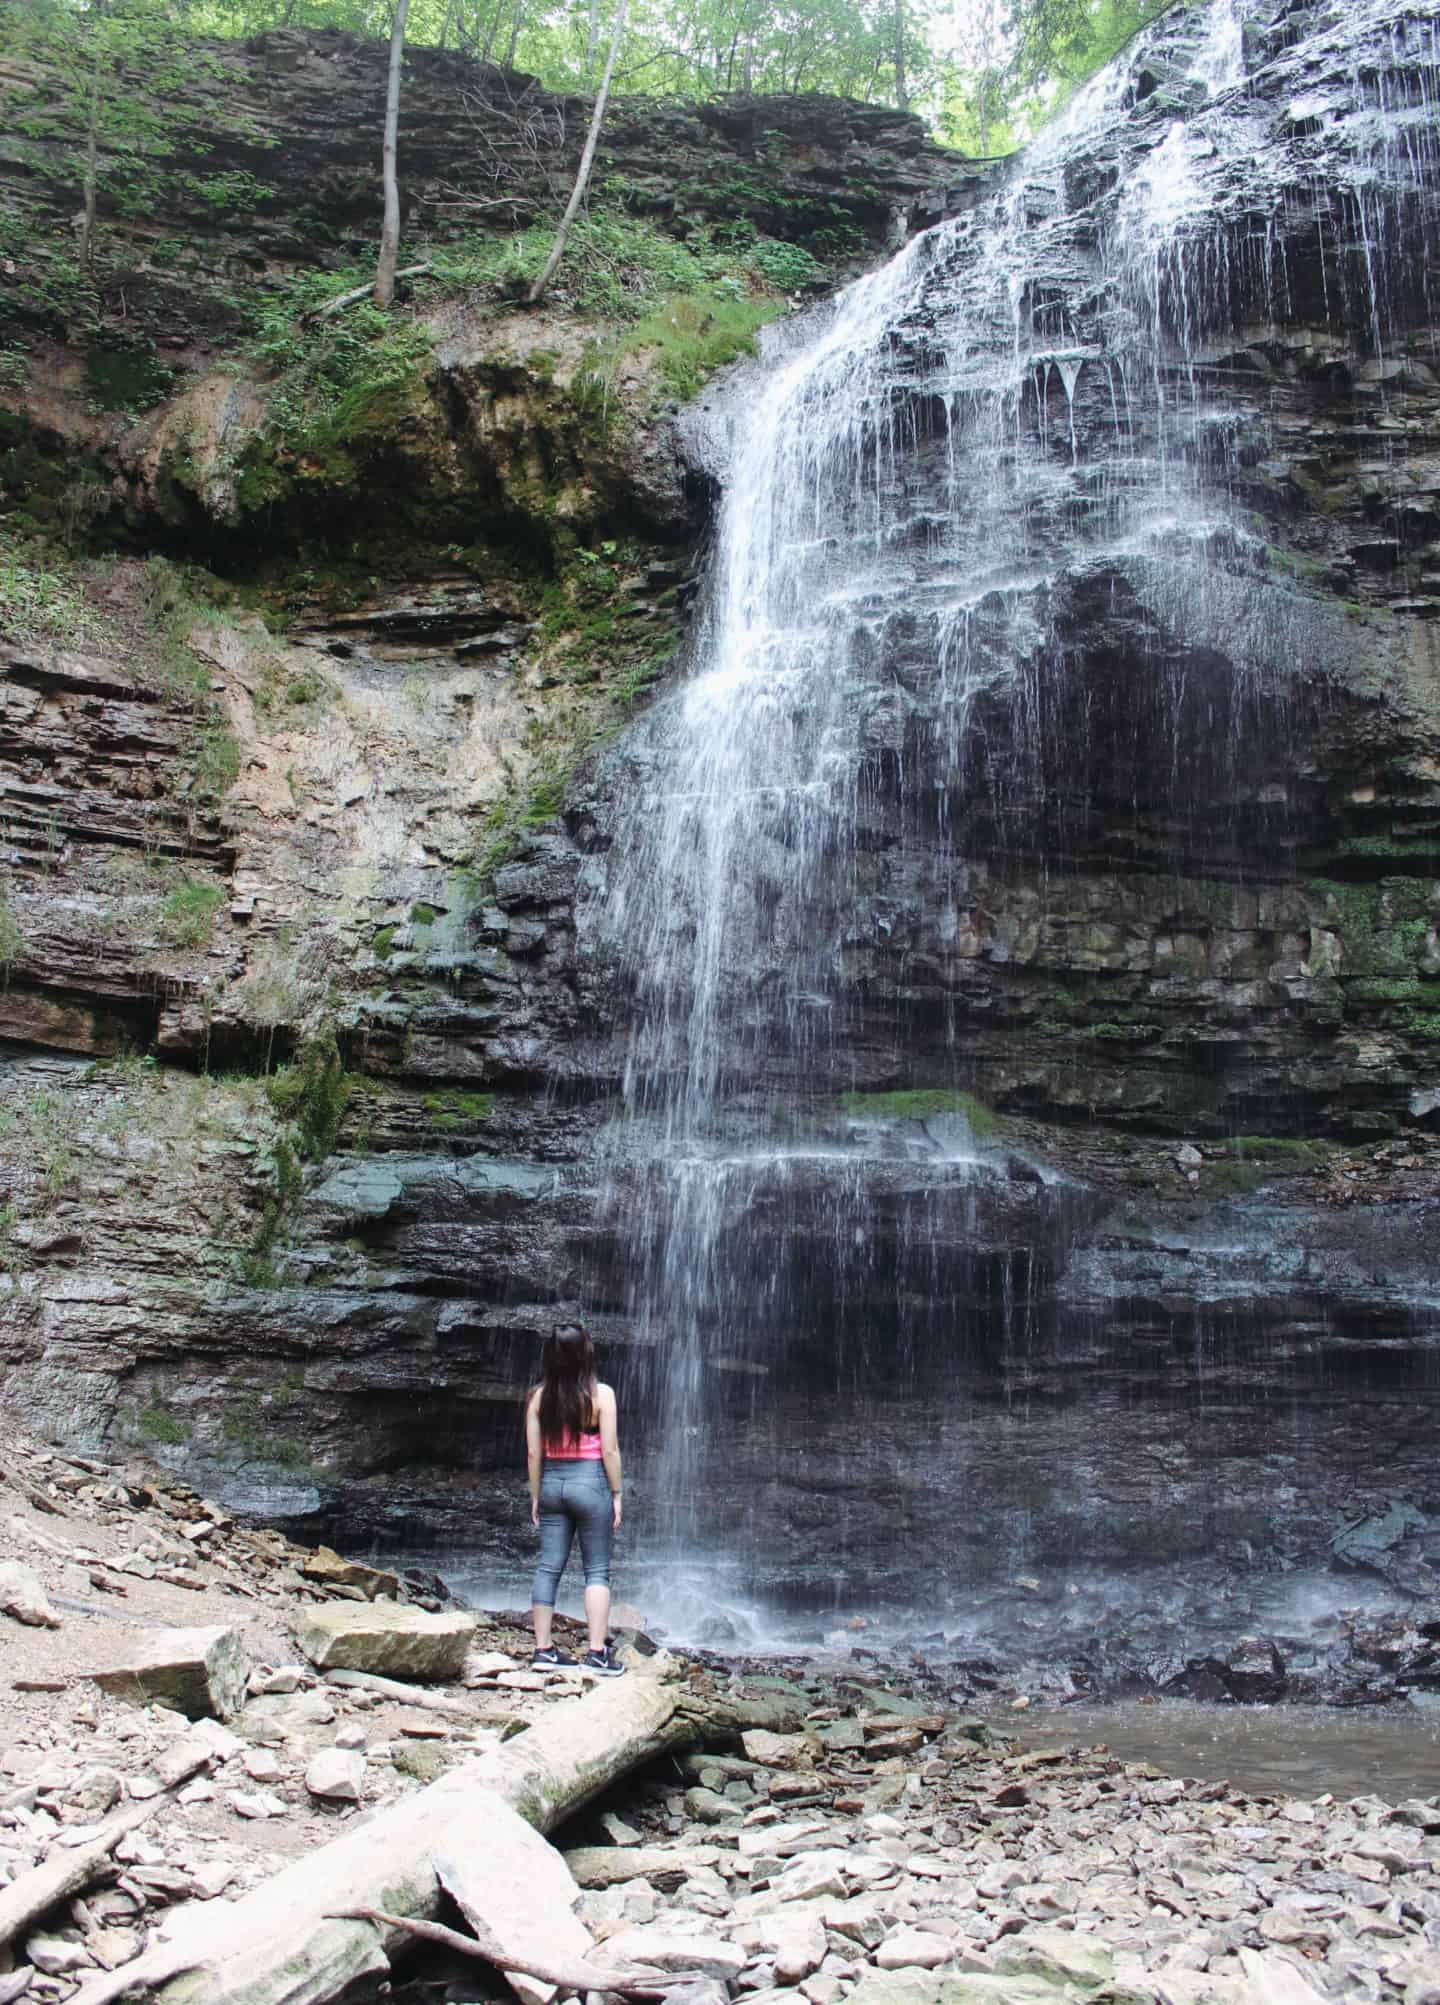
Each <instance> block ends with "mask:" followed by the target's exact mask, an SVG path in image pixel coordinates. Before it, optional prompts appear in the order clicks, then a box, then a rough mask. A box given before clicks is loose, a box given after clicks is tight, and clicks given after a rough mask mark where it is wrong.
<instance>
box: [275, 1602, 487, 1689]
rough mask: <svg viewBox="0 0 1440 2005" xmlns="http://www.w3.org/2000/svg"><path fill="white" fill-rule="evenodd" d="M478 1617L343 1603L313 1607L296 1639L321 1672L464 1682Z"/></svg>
mask: <svg viewBox="0 0 1440 2005" xmlns="http://www.w3.org/2000/svg"><path fill="white" fill-rule="evenodd" d="M474 1629H475V1618H474V1616H473V1615H469V1614H464V1613H461V1612H459V1611H451V1612H444V1613H441V1614H438V1615H432V1614H431V1613H430V1612H429V1611H428V1610H427V1609H424V1608H410V1607H407V1606H405V1605H404V1604H403V1603H400V1602H384V1603H381V1602H358V1601H342V1602H338V1603H336V1604H334V1605H332V1606H327V1607H322V1608H307V1609H305V1610H304V1611H303V1612H302V1613H301V1614H299V1615H298V1616H297V1617H296V1618H295V1624H294V1636H295V1641H296V1643H297V1644H298V1646H299V1648H300V1650H301V1651H302V1652H303V1654H304V1655H305V1656H306V1657H308V1658H309V1659H310V1662H311V1663H312V1664H314V1665H315V1667H316V1669H317V1670H321V1671H378V1672H380V1673H381V1675H382V1676H384V1677H390V1678H415V1679H420V1680H423V1681H425V1682H427V1683H428V1682H438V1681H440V1680H443V1679H448V1678H458V1677H459V1676H460V1673H461V1670H462V1669H463V1668H464V1664H465V1652H466V1650H467V1649H468V1648H469V1647H470V1638H471V1636H472V1635H473V1634H474Z"/></svg>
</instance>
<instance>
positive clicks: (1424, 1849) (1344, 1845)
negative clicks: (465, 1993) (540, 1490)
mask: <svg viewBox="0 0 1440 2005" xmlns="http://www.w3.org/2000/svg"><path fill="white" fill-rule="evenodd" d="M754 1684H756V1685H759V1686H764V1687H766V1688H767V1689H769V1690H770V1691H771V1692H772V1693H773V1692H774V1691H775V1690H776V1689H777V1687H779V1686H780V1684H781V1681H779V1680H774V1679H770V1680H766V1679H760V1680H757V1681H754ZM746 1689H751V1687H750V1686H747V1687H746ZM791 1696H792V1697H793V1699H794V1702H795V1708H796V1714H797V1721H796V1724H797V1730H796V1731H794V1732H791V1733H783V1734H773V1733H747V1734H745V1735H744V1737H743V1742H742V1747H741V1750H740V1751H738V1752H737V1753H735V1754H709V1753H700V1754H694V1755H686V1756H684V1757H683V1758H682V1759H681V1761H680V1763H679V1772H678V1773H677V1775H676V1776H675V1778H674V1779H673V1780H671V1779H668V1778H661V1779H657V1780H651V1781H648V1782H645V1783H644V1784H642V1785H641V1786H640V1788H639V1789H638V1791H632V1793H631V1796H630V1798H629V1799H628V1800H626V1801H625V1802H624V1803H623V1805H622V1806H621V1816H620V1829H619V1831H618V1832H615V1831H612V1832H611V1833H610V1834H609V1835H610V1838H611V1842H609V1843H607V1844H594V1845H584V1846H581V1847H578V1848H576V1849H574V1850H571V1851H570V1852H569V1853H568V1855H567V1856H568V1862H569V1865H570V1867H571V1870H572V1872H573V1873H574V1876H575V1879H576V1881H577V1883H578V1884H579V1885H580V1886H581V1887H582V1888H583V1889H584V1890H585V1891H584V1895H583V1899H582V1902H581V1913H582V1915H583V1917H584V1919H585V1920H586V1922H587V1923H588V1925H589V1926H590V1928H591V1930H592V1932H593V1934H594V1935H595V1936H596V1937H597V1938H598V1939H599V1940H600V1948H599V1949H598V1950H597V1952H596V1954H597V1956H599V1957H601V1958H613V1959H614V1960H615V1962H616V1963H617V1964H619V1963H626V1964H635V1963H645V1964H649V1965H656V1966H659V1967H661V1968H672V1969H677V1970H678V1969H681V1968H684V1969H688V1970H695V1969H701V1970H703V1971H704V1972H705V1973H706V1975H707V1977H708V1978H709V1979H710V1980H711V1982H712V1983H713V1985H714V1987H715V1990H714V1994H713V1999H712V2005H719V2000H720V1999H721V1997H722V1996H723V1997H729V1998H733V1999H735V2000H737V2001H743V2005H839V2002H840V2001H841V2000H842V1999H843V2000H853V2001H855V2005H1078V2001H1085V2000H1093V2001H1095V2005H1324V2001H1341V2000H1344V2001H1347V2005H1349V2001H1362V2000H1372V2001H1375V2005H1390V2001H1393V2005H1440V1800H1437V1799H1428V1800H1425V1801H1412V1802H1407V1803H1401V1804H1388V1803H1385V1802H1382V1801H1381V1800H1380V1799H1379V1798H1376V1797H1364V1798H1360V1799H1356V1800H1353V1801H1349V1802H1338V1801H1335V1800H1333V1799H1329V1798H1321V1799H1320V1800H1318V1801H1316V1802H1301V1801H1293V1800H1286V1799H1261V1798H1255V1797H1250V1796H1246V1795H1244V1794H1242V1793H1241V1792H1239V1791H1237V1790H1234V1789H1232V1788H1230V1787H1228V1786H1227V1785H1224V1784H1211V1783H1191V1782H1185V1781H1181V1780H1179V1779H1176V1778H1174V1777H1170V1776H1166V1775H1163V1774H1161V1773H1160V1772H1159V1771H1157V1770H1156V1769H1154V1768H1152V1767H1149V1766H1147V1765H1144V1764H1135V1763H1125V1762H1122V1761H1120V1760H1118V1759H1116V1758H1114V1757H1112V1756H1111V1755H1110V1754H1109V1753H1108V1752H1107V1751H1106V1750H1105V1749H1104V1748H1103V1747H1100V1748H1093V1749H1088V1750H1075V1749H1067V1750H1052V1749H1044V1750H1036V1751H1034V1752H1030V1753H1017V1752H1015V1751H1014V1749H1013V1747H1012V1746H1011V1745H1010V1744H1008V1743H1006V1742H1005V1741H1003V1740H1002V1739H999V1738H997V1737H996V1736H995V1735H994V1733H993V1730H992V1724H987V1722H985V1721H984V1720H981V1719H977V1718H967V1717H965V1716H963V1715H958V1714H950V1715H946V1714H937V1713H935V1712H934V1711H933V1710H931V1709H930V1708H929V1707H928V1706H927V1704H926V1702H925V1701H917V1700H914V1699H909V1698H907V1697H905V1696H904V1695H902V1694H889V1695H886V1694H883V1693H881V1692H879V1691H877V1690H874V1689H870V1690H865V1691H863V1692H862V1691H853V1692H852V1696H851V1698H850V1702H849V1703H848V1704H847V1703H844V1698H845V1685H844V1679H843V1676H842V1677H841V1678H840V1679H838V1680H837V1679H836V1678H835V1676H834V1674H833V1671H832V1672H831V1674H830V1675H828V1676H825V1677H817V1678H816V1679H814V1680H810V1681H807V1683H806V1684H805V1685H799V1684H797V1685H795V1686H793V1687H791ZM820 1697H831V1698H835V1697H838V1698H840V1699H841V1701H842V1703H841V1704H839V1705H836V1704H833V1703H831V1704H817V1703H815V1701H816V1699H817V1698H820ZM611 1815H612V1818H613V1816H614V1813H613V1812H612V1813H611ZM597 1835H600V1833H599V1832H598V1831H597Z"/></svg>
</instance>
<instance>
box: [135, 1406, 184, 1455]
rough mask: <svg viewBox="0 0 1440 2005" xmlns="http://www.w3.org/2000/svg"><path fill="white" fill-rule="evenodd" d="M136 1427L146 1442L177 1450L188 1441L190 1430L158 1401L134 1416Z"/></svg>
mask: <svg viewBox="0 0 1440 2005" xmlns="http://www.w3.org/2000/svg"><path fill="white" fill-rule="evenodd" d="M136 1425H137V1427H138V1428H139V1430H140V1432H141V1434H143V1435H144V1437H145V1439H146V1440H147V1441H158V1442H160V1443H161V1444H162V1445H163V1446H165V1447H168V1448H178V1447H179V1446H180V1444H181V1443H182V1442H184V1441H188V1440H189V1439H190V1430H189V1428H188V1427H187V1426H186V1425H185V1423H184V1421H183V1420H180V1419H177V1417H176V1416H175V1414H173V1413H172V1412H171V1411H170V1408H169V1407H168V1406H162V1405H160V1403H159V1402H158V1401H157V1402H156V1403H155V1404H154V1405H153V1406H147V1407H144V1408H143V1409H142V1410H141V1412H140V1413H139V1414H138V1415H137V1416H136Z"/></svg>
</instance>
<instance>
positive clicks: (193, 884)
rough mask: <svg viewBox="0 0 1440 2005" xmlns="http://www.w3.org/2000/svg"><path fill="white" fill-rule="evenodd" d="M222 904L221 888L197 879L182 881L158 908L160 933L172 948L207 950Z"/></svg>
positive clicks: (223, 895)
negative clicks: (199, 948) (203, 948)
mask: <svg viewBox="0 0 1440 2005" xmlns="http://www.w3.org/2000/svg"><path fill="white" fill-rule="evenodd" d="M224 903H225V893H224V890H223V889H222V888H221V886H220V885H218V884H211V883H209V882H207V881H206V880H205V879H204V878H200V877H187V878H184V879H182V880H181V882H180V883H179V884H177V885H176V886H175V888H174V890H173V891H170V892H168V893H167V894H166V897H165V900H164V903H163V904H162V905H161V907H160V932H161V934H162V936H163V937H164V938H165V939H166V940H168V941H169V942H170V943H171V945H172V946H176V947H206V946H208V945H209V944H210V940H211V937H212V936H213V934H214V931H215V919H216V915H217V914H218V912H219V910H220V907H221V906H222V905H223V904H224Z"/></svg>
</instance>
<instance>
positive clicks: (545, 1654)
mask: <svg viewBox="0 0 1440 2005" xmlns="http://www.w3.org/2000/svg"><path fill="white" fill-rule="evenodd" d="M574 1662H575V1659H574V1658H573V1657H572V1656H571V1655H570V1653H569V1651H568V1650H557V1649H556V1648H555V1646H554V1644H553V1643H552V1644H550V1645H549V1647H548V1648H547V1649H544V1650H537V1651H536V1652H535V1655H534V1656H533V1657H532V1658H531V1659H530V1668H531V1670H532V1671H558V1670H559V1669H560V1668H561V1666H562V1665H565V1664H573V1663H574Z"/></svg>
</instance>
